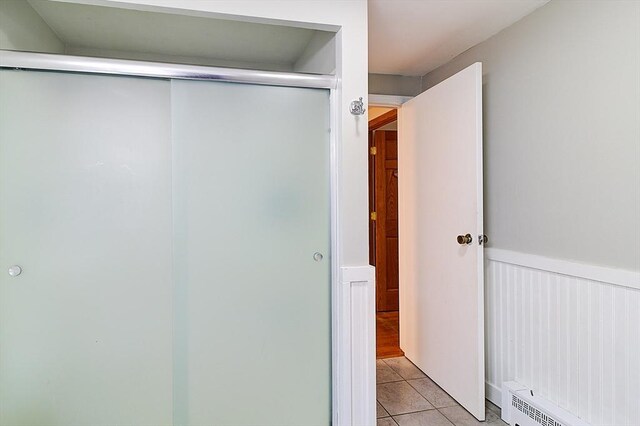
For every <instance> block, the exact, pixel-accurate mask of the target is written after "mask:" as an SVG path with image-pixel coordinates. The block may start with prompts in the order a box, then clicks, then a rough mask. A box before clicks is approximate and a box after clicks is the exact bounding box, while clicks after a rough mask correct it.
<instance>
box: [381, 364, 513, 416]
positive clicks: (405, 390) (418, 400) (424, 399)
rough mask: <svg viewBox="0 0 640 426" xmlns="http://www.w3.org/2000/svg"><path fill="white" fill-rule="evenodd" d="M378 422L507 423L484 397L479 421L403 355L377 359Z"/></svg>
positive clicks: (497, 409)
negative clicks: (483, 410)
mask: <svg viewBox="0 0 640 426" xmlns="http://www.w3.org/2000/svg"><path fill="white" fill-rule="evenodd" d="M376 383H377V389H378V403H377V407H378V411H377V417H378V422H377V423H378V424H377V426H507V424H506V423H505V422H503V421H502V420H501V419H500V408H498V407H496V406H495V405H493V404H491V403H490V402H488V401H487V410H486V421H485V422H479V421H477V420H476V419H475V418H474V417H473V416H472V415H471V414H469V413H468V412H467V411H466V410H465V409H464V408H462V407H461V406H460V405H459V404H458V403H457V402H456V401H455V400H454V399H453V398H451V397H450V396H449V395H448V394H447V393H446V392H445V391H443V390H442V389H441V388H440V386H438V385H437V384H435V383H434V382H433V381H432V380H431V379H430V378H429V377H427V376H426V375H425V374H424V373H423V372H422V371H420V369H418V367H416V366H415V365H413V364H412V363H411V361H409V360H408V359H407V358H405V357H398V358H386V359H379V360H377V361H376Z"/></svg>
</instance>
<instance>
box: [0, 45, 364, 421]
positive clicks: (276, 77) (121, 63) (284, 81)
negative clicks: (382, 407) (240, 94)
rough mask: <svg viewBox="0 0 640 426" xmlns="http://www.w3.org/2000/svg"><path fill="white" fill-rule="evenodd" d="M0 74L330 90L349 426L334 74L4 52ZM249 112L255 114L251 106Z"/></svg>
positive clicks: (334, 399) (337, 341)
mask: <svg viewBox="0 0 640 426" xmlns="http://www.w3.org/2000/svg"><path fill="white" fill-rule="evenodd" d="M0 69H14V70H15V69H19V70H20V69H23V70H32V71H55V72H67V73H82V74H101V75H123V76H134V77H147V78H159V79H182V80H202V81H218V82H229V83H238V84H254V85H267V86H283V87H299V88H312V89H327V90H329V109H330V111H329V116H330V129H331V131H330V134H329V144H330V146H329V156H330V158H329V163H330V170H329V176H330V201H329V204H330V249H331V253H330V256H329V258H330V259H329V260H330V269H331V280H330V281H331V283H330V285H331V394H332V396H331V417H332V424H334V425H343V424H344V425H346V424H351V420H352V408H353V407H352V405H353V394H352V386H354V385H355V383H352V380H351V362H352V360H351V358H352V344H353V343H352V342H351V341H350V336H349V335H345V332H344V329H345V328H348V327H349V326H348V324H345V322H348V318H346V317H347V316H346V315H345V314H343V313H341V310H342V305H343V304H344V301H343V300H341V294H342V293H343V292H342V289H341V287H340V286H341V269H340V244H339V241H340V223H339V222H340V220H339V217H340V216H339V205H338V203H339V193H340V192H339V191H340V182H339V174H340V173H339V165H340V154H339V152H340V150H339V149H338V148H339V144H340V132H339V131H337V130H338V128H339V124H340V122H341V121H340V114H341V109H340V105H339V103H338V100H339V99H340V98H341V96H340V95H341V93H340V87H339V85H338V79H337V77H336V76H335V75H324V74H303V73H290V72H275V71H261V70H249V69H239V68H222V67H210V66H200V65H182V64H172V63H162V62H147V61H135V60H124V59H111V58H98V57H88V56H87V57H85V56H71V55H59V54H47V53H35V52H22V51H11V50H2V49H0ZM247 113H251V109H250V106H249V105H248V106H247Z"/></svg>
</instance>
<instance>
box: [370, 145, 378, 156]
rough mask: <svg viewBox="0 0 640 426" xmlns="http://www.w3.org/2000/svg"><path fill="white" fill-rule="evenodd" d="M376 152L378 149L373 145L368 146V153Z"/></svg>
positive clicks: (373, 153) (374, 153)
mask: <svg viewBox="0 0 640 426" xmlns="http://www.w3.org/2000/svg"><path fill="white" fill-rule="evenodd" d="M377 153H378V149H377V148H376V147H375V146H372V147H371V148H369V154H371V155H376V154H377Z"/></svg>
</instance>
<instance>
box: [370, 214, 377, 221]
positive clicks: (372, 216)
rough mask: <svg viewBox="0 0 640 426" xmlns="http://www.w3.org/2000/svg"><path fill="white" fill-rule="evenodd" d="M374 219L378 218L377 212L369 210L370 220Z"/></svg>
mask: <svg viewBox="0 0 640 426" xmlns="http://www.w3.org/2000/svg"><path fill="white" fill-rule="evenodd" d="M376 219H378V213H376V212H371V220H376Z"/></svg>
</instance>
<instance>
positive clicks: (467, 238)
mask: <svg viewBox="0 0 640 426" xmlns="http://www.w3.org/2000/svg"><path fill="white" fill-rule="evenodd" d="M457 240H458V244H461V245H464V244H471V242H472V241H473V237H472V236H471V234H467V235H458V238H457Z"/></svg>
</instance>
